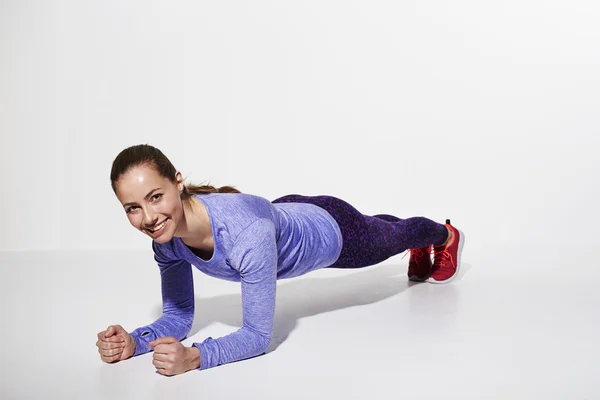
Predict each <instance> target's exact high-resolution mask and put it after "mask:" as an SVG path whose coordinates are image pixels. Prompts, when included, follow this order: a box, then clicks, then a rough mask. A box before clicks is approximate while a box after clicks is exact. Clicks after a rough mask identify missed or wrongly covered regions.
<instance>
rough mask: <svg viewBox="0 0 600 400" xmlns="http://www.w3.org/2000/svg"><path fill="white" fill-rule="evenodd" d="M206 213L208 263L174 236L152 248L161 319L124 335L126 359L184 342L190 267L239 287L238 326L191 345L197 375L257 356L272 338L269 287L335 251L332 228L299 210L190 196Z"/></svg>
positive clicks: (298, 206)
mask: <svg viewBox="0 0 600 400" xmlns="http://www.w3.org/2000/svg"><path fill="white" fill-rule="evenodd" d="M195 197H196V198H197V199H198V200H200V201H201V202H202V203H203V204H204V205H205V206H206V209H207V211H208V215H209V218H210V223H211V228H212V232H213V237H214V251H213V254H212V257H211V258H210V260H204V259H202V258H200V257H198V256H196V255H195V254H194V253H193V252H192V251H191V250H190V249H189V248H188V247H187V246H186V245H185V244H184V243H183V242H182V240H181V239H180V238H178V237H173V238H172V239H171V240H170V241H169V242H167V243H164V244H158V243H156V242H152V249H153V251H154V259H155V260H156V262H157V263H158V267H159V271H160V276H161V290H162V300H163V315H162V316H161V317H160V318H158V319H157V320H156V321H154V322H153V323H151V324H149V325H147V326H143V327H140V328H137V329H135V330H134V331H133V332H131V333H130V334H131V336H132V337H133V339H134V341H135V344H136V350H135V354H134V356H137V355H139V354H143V353H147V352H149V351H151V350H152V348H151V347H150V346H149V345H148V343H149V342H151V341H153V340H155V339H157V338H159V337H164V336H173V337H175V338H176V339H178V340H182V339H184V338H185V337H186V336H187V334H188V333H189V332H190V329H191V327H192V322H193V320H194V284H193V278H192V266H194V267H196V268H198V269H199V270H200V271H202V272H204V273H205V274H207V275H210V276H213V277H216V278H221V279H226V280H230V281H236V282H241V291H242V308H243V310H242V313H243V324H242V327H241V328H240V329H239V330H237V331H236V332H233V333H231V334H229V335H226V336H224V337H220V338H217V339H213V338H211V337H208V338H207V339H206V340H204V341H203V342H202V343H194V344H193V346H195V347H197V348H198V349H199V351H200V367H199V369H207V368H212V367H215V366H217V365H221V364H226V363H229V362H233V361H238V360H242V359H246V358H250V357H254V356H257V355H260V354H262V353H264V352H265V351H266V350H267V347H268V346H269V343H270V341H271V338H272V334H273V318H274V314H275V289H276V281H277V280H278V279H283V278H291V277H295V276H300V275H303V274H305V273H307V272H310V271H313V270H316V269H319V268H324V267H327V266H329V265H331V264H333V263H334V262H335V261H336V260H337V258H338V257H339V255H340V252H341V249H342V235H341V232H340V228H339V226H338V224H337V222H336V221H335V220H334V219H333V217H331V215H330V214H329V213H328V212H326V211H325V210H323V209H322V208H320V207H318V206H316V205H313V204H306V203H275V204H273V203H271V202H270V201H269V200H267V199H265V198H262V197H259V196H255V195H250V194H242V193H234V194H233V193H213V194H207V195H197V196H195Z"/></svg>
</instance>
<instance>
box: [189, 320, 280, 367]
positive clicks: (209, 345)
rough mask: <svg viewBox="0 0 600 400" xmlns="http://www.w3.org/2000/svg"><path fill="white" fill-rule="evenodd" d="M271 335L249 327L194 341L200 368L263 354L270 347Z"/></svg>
mask: <svg viewBox="0 0 600 400" xmlns="http://www.w3.org/2000/svg"><path fill="white" fill-rule="evenodd" d="M270 342H271V335H266V334H261V333H258V332H255V331H253V330H251V329H249V328H247V327H243V328H241V329H240V330H238V331H236V332H233V333H231V334H229V335H227V336H223V337H221V338H218V339H213V338H211V337H209V338H207V339H206V340H205V341H204V342H202V343H194V344H193V346H194V347H196V348H197V349H198V350H199V355H200V366H199V368H200V369H207V368H212V367H216V366H217V365H221V364H227V363H230V362H235V361H240V360H244V359H247V358H251V357H255V356H258V355H260V354H263V353H264V352H265V351H266V350H267V348H268V347H269V343H270Z"/></svg>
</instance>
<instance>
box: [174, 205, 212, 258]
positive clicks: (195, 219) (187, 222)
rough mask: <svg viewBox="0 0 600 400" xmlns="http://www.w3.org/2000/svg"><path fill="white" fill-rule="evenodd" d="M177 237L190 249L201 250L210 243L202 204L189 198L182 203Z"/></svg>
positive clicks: (210, 237)
mask: <svg viewBox="0 0 600 400" xmlns="http://www.w3.org/2000/svg"><path fill="white" fill-rule="evenodd" d="M177 236H179V237H180V238H181V240H183V242H184V243H185V244H186V245H188V246H191V247H194V248H198V249H202V248H204V247H206V246H207V244H208V242H212V237H213V236H212V229H211V226H210V219H209V217H208V212H207V211H206V207H204V204H203V203H202V202H201V201H199V200H196V199H195V198H193V197H190V198H189V199H188V200H184V201H183V218H182V220H181V226H180V228H179V229H178V232H177Z"/></svg>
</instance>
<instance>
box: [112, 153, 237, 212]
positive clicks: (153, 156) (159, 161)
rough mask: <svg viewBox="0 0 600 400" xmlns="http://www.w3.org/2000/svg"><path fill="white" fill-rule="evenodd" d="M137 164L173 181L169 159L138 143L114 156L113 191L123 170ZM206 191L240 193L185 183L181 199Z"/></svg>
mask: <svg viewBox="0 0 600 400" xmlns="http://www.w3.org/2000/svg"><path fill="white" fill-rule="evenodd" d="M139 165H148V166H150V167H152V168H154V169H155V170H156V172H158V173H159V174H160V175H161V176H162V177H164V178H167V179H169V180H170V181H171V182H173V183H175V175H176V174H177V170H176V169H175V167H174V166H173V164H172V163H171V161H169V159H168V158H167V157H166V156H165V155H164V154H163V153H162V151H160V150H159V149H157V148H156V147H153V146H150V145H149V144H139V145H135V146H131V147H128V148H126V149H125V150H122V151H121V152H120V153H119V155H117V157H116V158H115V160H114V161H113V164H112V169H111V171H110V182H111V186H112V189H113V192H115V193H116V191H117V190H116V183H117V181H118V180H119V178H120V177H121V175H123V174H124V173H125V172H127V171H129V170H130V169H131V168H133V167H137V166H139ZM208 193H241V192H240V191H239V190H237V189H236V188H234V187H233V186H222V187H220V188H216V187H214V186H211V185H192V184H188V185H185V186H184V188H183V193H182V194H181V198H182V199H184V200H185V199H188V198H190V197H191V196H193V195H196V194H208Z"/></svg>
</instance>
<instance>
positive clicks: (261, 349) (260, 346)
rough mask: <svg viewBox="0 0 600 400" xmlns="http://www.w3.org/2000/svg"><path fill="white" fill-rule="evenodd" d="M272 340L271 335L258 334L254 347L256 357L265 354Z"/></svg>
mask: <svg viewBox="0 0 600 400" xmlns="http://www.w3.org/2000/svg"><path fill="white" fill-rule="evenodd" d="M272 338H273V335H271V334H269V335H265V334H258V340H257V345H256V355H260V354H264V353H266V352H267V350H268V348H269V345H270V344H271V339H272Z"/></svg>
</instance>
